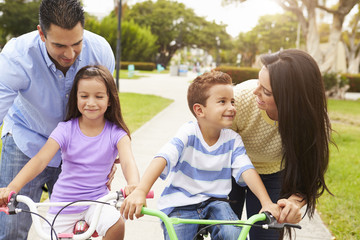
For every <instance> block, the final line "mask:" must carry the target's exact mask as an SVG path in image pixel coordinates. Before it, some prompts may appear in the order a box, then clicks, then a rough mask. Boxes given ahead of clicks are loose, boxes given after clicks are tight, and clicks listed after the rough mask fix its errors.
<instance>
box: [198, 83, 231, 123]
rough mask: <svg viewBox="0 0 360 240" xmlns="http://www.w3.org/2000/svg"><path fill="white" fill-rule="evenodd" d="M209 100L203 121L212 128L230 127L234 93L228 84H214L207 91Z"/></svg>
mask: <svg viewBox="0 0 360 240" xmlns="http://www.w3.org/2000/svg"><path fill="white" fill-rule="evenodd" d="M208 94H209V98H208V99H207V100H206V107H203V109H204V116H205V119H206V120H207V121H208V122H209V123H210V124H212V125H213V126H214V127H216V128H219V129H222V128H226V127H230V126H231V125H232V122H233V120H234V117H235V114H236V109H235V107H234V102H235V100H234V91H233V88H232V86H231V85H230V84H227V85H225V84H216V85H214V86H212V87H211V88H210V89H209V92H208Z"/></svg>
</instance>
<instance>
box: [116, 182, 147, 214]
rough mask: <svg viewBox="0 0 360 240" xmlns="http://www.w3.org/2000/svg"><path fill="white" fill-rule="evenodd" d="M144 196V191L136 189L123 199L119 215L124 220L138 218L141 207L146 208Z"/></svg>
mask: <svg viewBox="0 0 360 240" xmlns="http://www.w3.org/2000/svg"><path fill="white" fill-rule="evenodd" d="M146 194H147V193H145V192H144V191H142V190H140V189H138V188H136V189H135V190H134V191H132V193H131V194H130V195H129V196H128V197H126V198H125V200H124V202H123V203H122V204H121V207H120V213H121V215H122V216H123V217H124V218H125V219H131V220H133V219H134V214H135V217H136V218H140V217H142V216H143V215H142V214H141V210H142V207H144V206H146Z"/></svg>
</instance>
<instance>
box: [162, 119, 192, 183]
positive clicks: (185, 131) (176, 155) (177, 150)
mask: <svg viewBox="0 0 360 240" xmlns="http://www.w3.org/2000/svg"><path fill="white" fill-rule="evenodd" d="M189 127H190V128H191V124H189V123H187V124H184V125H183V126H182V127H181V128H180V129H179V130H178V132H177V134H176V135H175V137H173V138H172V139H171V140H170V141H169V142H168V143H166V144H165V145H164V146H163V147H162V148H161V149H160V151H159V153H158V154H157V155H155V157H162V158H164V159H165V160H166V166H165V168H164V170H163V172H162V173H161V175H160V178H161V179H163V180H165V179H166V177H167V176H168V175H169V173H170V171H171V169H172V168H173V167H174V166H176V164H177V163H178V161H179V159H180V158H181V156H182V154H183V151H184V149H185V147H186V145H187V142H188V136H189V130H190V128H189ZM190 131H191V130H190Z"/></svg>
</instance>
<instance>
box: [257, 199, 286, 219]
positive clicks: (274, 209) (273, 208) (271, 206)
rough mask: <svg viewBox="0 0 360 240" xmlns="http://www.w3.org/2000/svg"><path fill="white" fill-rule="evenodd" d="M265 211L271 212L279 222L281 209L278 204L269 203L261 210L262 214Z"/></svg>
mask: <svg viewBox="0 0 360 240" xmlns="http://www.w3.org/2000/svg"><path fill="white" fill-rule="evenodd" d="M265 211H267V212H270V213H271V215H273V216H274V217H275V218H276V220H277V219H279V217H280V212H281V208H280V206H279V205H277V204H276V203H268V204H266V205H264V206H263V207H262V208H261V210H260V212H265Z"/></svg>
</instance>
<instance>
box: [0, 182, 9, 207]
mask: <svg viewBox="0 0 360 240" xmlns="http://www.w3.org/2000/svg"><path fill="white" fill-rule="evenodd" d="M11 191H12V190H11V189H10V188H7V187H6V188H0V207H6V205H7V204H8V198H9V195H10V193H11Z"/></svg>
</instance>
